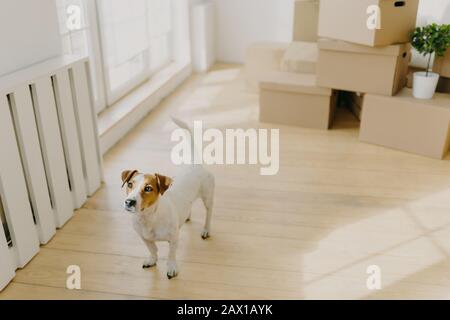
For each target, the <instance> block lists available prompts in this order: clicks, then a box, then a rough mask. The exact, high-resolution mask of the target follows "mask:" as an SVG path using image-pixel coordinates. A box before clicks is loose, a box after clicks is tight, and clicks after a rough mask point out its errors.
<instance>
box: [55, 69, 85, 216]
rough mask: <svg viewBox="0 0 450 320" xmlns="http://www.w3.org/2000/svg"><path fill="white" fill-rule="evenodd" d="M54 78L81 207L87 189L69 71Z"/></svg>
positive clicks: (74, 190) (73, 183)
mask: <svg viewBox="0 0 450 320" xmlns="http://www.w3.org/2000/svg"><path fill="white" fill-rule="evenodd" d="M54 79H55V82H54V88H55V93H56V101H57V108H58V115H59V119H60V126H61V132H62V138H63V143H64V150H65V154H66V157H67V163H68V169H69V177H70V181H71V186H72V194H73V199H74V204H75V208H80V207H81V206H82V205H83V204H84V203H85V202H86V198H87V190H86V180H85V177H84V173H83V163H82V159H81V150H80V141H79V139H78V129H77V123H76V119H75V111H74V106H73V98H72V89H71V85H70V79H69V73H68V71H67V70H65V69H64V70H60V71H58V72H57V73H56V76H55V77H54Z"/></svg>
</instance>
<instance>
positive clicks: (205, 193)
mask: <svg viewBox="0 0 450 320" xmlns="http://www.w3.org/2000/svg"><path fill="white" fill-rule="evenodd" d="M214 187H215V185H214V176H213V175H212V174H210V175H208V179H207V181H206V183H204V184H203V186H202V192H201V198H202V200H203V204H204V205H205V208H206V219H205V226H204V227H203V232H202V239H203V240H205V239H207V238H209V236H210V235H211V220H212V209H213V205H214Z"/></svg>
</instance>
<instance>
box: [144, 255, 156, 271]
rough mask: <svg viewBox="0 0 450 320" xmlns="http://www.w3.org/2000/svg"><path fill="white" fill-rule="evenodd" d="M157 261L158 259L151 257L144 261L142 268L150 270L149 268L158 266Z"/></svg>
mask: <svg viewBox="0 0 450 320" xmlns="http://www.w3.org/2000/svg"><path fill="white" fill-rule="evenodd" d="M156 261H157V259H156V258H153V257H150V258H148V259H147V260H145V261H144V263H143V264H142V268H144V269H148V268H151V267H154V266H156Z"/></svg>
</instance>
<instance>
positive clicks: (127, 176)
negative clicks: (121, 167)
mask: <svg viewBox="0 0 450 320" xmlns="http://www.w3.org/2000/svg"><path fill="white" fill-rule="evenodd" d="M138 172H139V171H137V170H125V171H122V188H123V186H124V185H125V184H127V183H128V182H129V181H130V180H131V179H132V178H133V177H134V175H135V174H136V173H138Z"/></svg>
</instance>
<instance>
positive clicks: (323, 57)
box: [259, 0, 450, 158]
mask: <svg viewBox="0 0 450 320" xmlns="http://www.w3.org/2000/svg"><path fill="white" fill-rule="evenodd" d="M311 3H315V4H316V5H317V1H311V0H303V1H297V5H298V7H297V8H301V10H303V11H296V13H295V16H296V19H297V17H302V16H303V17H308V18H309V17H314V14H312V13H311V10H312V9H311V8H313V6H311ZM307 4H308V5H309V7H308V6H307ZM418 5H419V0H404V1H396V0H320V9H319V21H318V24H317V21H316V22H311V21H309V20H308V19H307V18H304V19H305V20H304V21H303V23H302V22H301V21H300V22H297V21H296V22H295V23H294V27H295V28H296V30H294V35H302V36H304V37H308V39H310V40H316V38H315V37H314V36H312V35H310V34H309V35H308V34H307V33H308V32H307V31H306V28H307V30H313V32H315V31H314V30H315V29H314V26H316V27H317V25H318V42H317V44H316V43H314V44H315V45H317V50H318V58H317V63H316V65H315V68H314V70H315V75H314V74H313V72H312V70H311V69H309V70H307V71H308V74H306V71H305V70H306V69H305V68H304V66H303V67H299V68H294V67H291V68H287V69H285V70H284V71H278V72H272V73H267V74H266V75H265V76H264V77H263V78H262V80H260V83H259V87H260V110H261V112H260V119H261V121H264V122H276V123H281V124H291V125H298V126H303V127H310V128H322V129H326V128H329V127H330V125H331V122H332V119H333V111H334V109H335V106H336V96H337V92H340V93H342V94H339V96H342V97H346V101H347V104H348V105H349V107H350V109H351V110H353V112H354V113H355V114H356V115H357V116H358V118H360V119H361V130H360V139H361V140H362V141H365V142H370V143H374V144H378V145H383V146H387V147H391V148H396V149H401V150H404V151H410V152H414V153H418V154H422V155H427V156H431V157H436V158H441V157H443V156H444V155H445V153H446V151H447V149H448V144H449V129H448V128H449V124H450V99H449V95H447V94H436V96H435V98H434V99H433V100H428V101H427V100H417V99H414V98H413V97H412V92H411V90H410V89H407V88H405V86H406V85H407V76H408V71H409V70H408V65H409V62H410V60H411V45H410V43H409V41H410V34H411V32H412V31H413V30H414V28H415V26H416V17H417V11H418ZM305 8H309V10H310V11H309V12H308V11H307V9H305ZM316 8H317V7H316ZM299 10H300V9H299ZM308 21H309V22H308ZM308 23H309V25H308ZM297 29H298V30H297ZM302 40H303V39H302ZM289 47H290V46H288V48H289ZM287 50H288V49H287ZM285 55H286V54H285ZM294 55H295V53H294V52H293V53H292V55H291V59H292V57H293V56H294ZM449 55H450V54H449ZM297 56H300V55H299V54H298V52H297ZM306 57H308V58H311V56H309V55H308V54H303V57H302V58H301V59H303V60H305V59H306ZM291 65H297V64H295V63H291ZM300 65H301V64H300ZM435 68H436V71H437V72H439V73H440V74H441V75H444V76H445V75H446V74H448V75H449V78H450V58H447V59H442V60H441V61H440V62H439V61H438V62H437V63H436V66H435ZM294 73H296V74H295V75H294ZM449 83H450V81H449ZM325 88H327V89H325Z"/></svg>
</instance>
